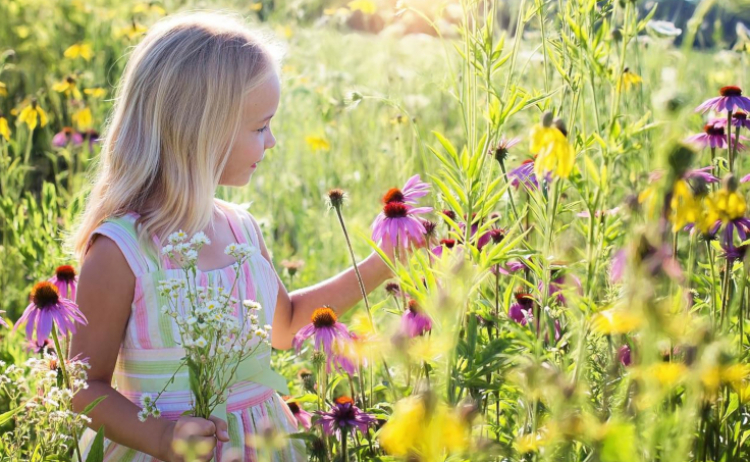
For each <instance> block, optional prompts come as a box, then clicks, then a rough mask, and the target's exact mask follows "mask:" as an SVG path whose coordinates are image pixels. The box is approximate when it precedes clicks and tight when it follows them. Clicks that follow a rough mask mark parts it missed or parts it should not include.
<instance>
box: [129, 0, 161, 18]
mask: <svg viewBox="0 0 750 462" xmlns="http://www.w3.org/2000/svg"><path fill="white" fill-rule="evenodd" d="M132 11H133V14H137V13H144V14H148V13H155V14H158V15H160V16H164V15H165V14H167V11H166V10H165V9H164V8H162V7H161V6H159V5H157V4H156V3H153V2H149V3H138V4H136V5H135V6H134V7H133V10H132Z"/></svg>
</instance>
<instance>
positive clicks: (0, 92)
mask: <svg viewBox="0 0 750 462" xmlns="http://www.w3.org/2000/svg"><path fill="white" fill-rule="evenodd" d="M0 96H8V87H7V86H6V85H5V84H4V83H3V82H0Z"/></svg>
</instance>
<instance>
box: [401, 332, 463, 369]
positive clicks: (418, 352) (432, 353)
mask: <svg viewBox="0 0 750 462" xmlns="http://www.w3.org/2000/svg"><path fill="white" fill-rule="evenodd" d="M451 345H452V343H451V341H450V339H449V338H447V337H446V336H438V335H429V336H420V337H414V338H413V339H411V342H410V344H409V348H408V350H407V353H408V354H409V357H410V358H411V359H412V360H413V361H425V362H430V361H436V360H438V359H440V357H441V356H442V355H444V354H446V353H448V352H450V350H451Z"/></svg>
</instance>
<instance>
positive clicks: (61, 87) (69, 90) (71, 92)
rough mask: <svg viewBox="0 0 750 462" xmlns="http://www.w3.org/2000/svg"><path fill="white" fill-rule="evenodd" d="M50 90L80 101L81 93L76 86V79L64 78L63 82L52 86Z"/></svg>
mask: <svg viewBox="0 0 750 462" xmlns="http://www.w3.org/2000/svg"><path fill="white" fill-rule="evenodd" d="M52 89H53V90H54V91H56V92H59V93H64V94H65V96H67V97H69V98H70V97H73V98H75V99H81V98H82V96H81V92H80V90H78V87H77V86H76V79H75V78H73V77H72V76H68V77H65V80H63V81H61V82H57V83H56V84H54V85H52Z"/></svg>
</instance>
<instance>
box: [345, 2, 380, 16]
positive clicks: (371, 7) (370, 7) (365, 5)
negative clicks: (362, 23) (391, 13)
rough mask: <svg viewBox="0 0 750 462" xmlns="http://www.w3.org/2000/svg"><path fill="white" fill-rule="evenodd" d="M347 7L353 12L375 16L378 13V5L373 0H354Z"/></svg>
mask: <svg viewBox="0 0 750 462" xmlns="http://www.w3.org/2000/svg"><path fill="white" fill-rule="evenodd" d="M346 6H348V7H349V9H350V10H352V11H357V10H359V11H361V12H362V13H364V14H375V12H377V11H378V7H377V5H375V2H373V1H372V0H352V1H351V2H349V3H347V4H346Z"/></svg>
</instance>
